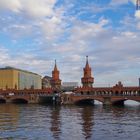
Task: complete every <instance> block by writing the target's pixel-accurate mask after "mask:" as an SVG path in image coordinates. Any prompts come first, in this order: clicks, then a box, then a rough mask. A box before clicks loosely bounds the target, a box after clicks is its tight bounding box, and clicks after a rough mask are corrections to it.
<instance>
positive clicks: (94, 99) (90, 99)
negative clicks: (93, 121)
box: [75, 98, 103, 105]
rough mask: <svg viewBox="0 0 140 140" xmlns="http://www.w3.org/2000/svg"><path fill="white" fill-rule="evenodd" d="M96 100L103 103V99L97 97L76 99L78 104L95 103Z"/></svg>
mask: <svg viewBox="0 0 140 140" xmlns="http://www.w3.org/2000/svg"><path fill="white" fill-rule="evenodd" d="M94 102H99V103H101V104H103V101H101V100H99V99H96V98H83V99H79V100H77V101H75V104H77V105H94Z"/></svg>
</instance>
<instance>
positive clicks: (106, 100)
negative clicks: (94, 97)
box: [103, 97, 112, 105]
mask: <svg viewBox="0 0 140 140" xmlns="http://www.w3.org/2000/svg"><path fill="white" fill-rule="evenodd" d="M103 99H104V101H103V105H111V104H112V102H111V98H110V97H103Z"/></svg>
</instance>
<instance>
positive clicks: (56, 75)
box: [51, 59, 61, 89]
mask: <svg viewBox="0 0 140 140" xmlns="http://www.w3.org/2000/svg"><path fill="white" fill-rule="evenodd" d="M51 85H52V87H53V88H56V89H59V88H60V86H61V80H60V78H59V70H58V69H57V64H56V59H55V64H54V70H53V71H52V80H51Z"/></svg>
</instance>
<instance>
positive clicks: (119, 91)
mask: <svg viewBox="0 0 140 140" xmlns="http://www.w3.org/2000/svg"><path fill="white" fill-rule="evenodd" d="M61 98H62V103H63V104H77V103H82V104H84V103H87V102H91V101H92V103H93V102H94V100H97V101H100V102H102V103H103V104H114V105H121V104H123V103H124V101H126V100H133V101H137V102H140V87H123V85H121V84H120V83H119V84H116V85H115V86H113V87H89V88H87V87H86V88H84V87H79V88H76V89H75V91H74V92H73V93H71V94H63V95H62V97H61Z"/></svg>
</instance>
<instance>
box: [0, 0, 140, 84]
mask: <svg viewBox="0 0 140 140" xmlns="http://www.w3.org/2000/svg"><path fill="white" fill-rule="evenodd" d="M135 3H136V0H0V67H5V66H12V67H16V68H20V69H24V70H28V71H32V72H35V73H38V74H40V75H41V76H42V77H43V76H45V75H50V76H51V72H52V69H53V68H54V61H55V59H56V60H57V66H58V69H59V70H60V78H61V79H62V81H63V82H67V81H73V82H79V84H80V80H81V77H82V76H83V67H84V66H85V61H86V56H87V55H88V56H89V64H90V66H91V68H92V75H93V77H94V78H95V82H94V86H112V85H115V84H116V83H117V82H118V81H122V83H123V84H124V85H125V86H138V78H139V77H140V10H136V5H135Z"/></svg>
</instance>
